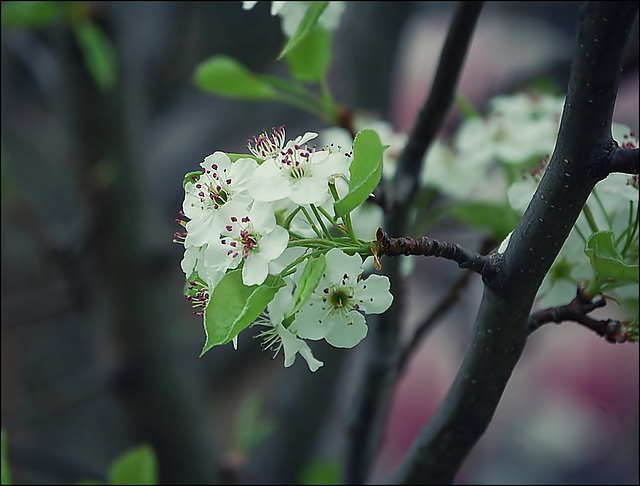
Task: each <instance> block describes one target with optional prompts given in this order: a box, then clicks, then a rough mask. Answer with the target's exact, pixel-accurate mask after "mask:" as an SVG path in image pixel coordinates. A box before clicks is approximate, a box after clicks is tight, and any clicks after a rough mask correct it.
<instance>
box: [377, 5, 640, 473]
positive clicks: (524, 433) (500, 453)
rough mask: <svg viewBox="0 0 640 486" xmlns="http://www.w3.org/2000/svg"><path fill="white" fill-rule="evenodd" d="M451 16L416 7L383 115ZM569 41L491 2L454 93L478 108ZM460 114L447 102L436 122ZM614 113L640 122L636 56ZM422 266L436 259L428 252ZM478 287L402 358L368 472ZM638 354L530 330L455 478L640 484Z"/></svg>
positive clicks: (437, 373)
mask: <svg viewBox="0 0 640 486" xmlns="http://www.w3.org/2000/svg"><path fill="white" fill-rule="evenodd" d="M450 15H451V12H450V11H449V12H442V13H437V14H434V13H431V14H430V15H428V16H427V15H425V16H416V17H414V18H413V19H412V21H411V22H410V25H408V26H407V29H406V31H405V36H404V37H403V40H402V42H401V44H400V46H399V52H404V54H401V56H400V63H399V65H398V68H397V72H396V78H395V89H394V96H393V97H392V106H393V107H394V109H393V119H392V123H393V125H394V126H395V129H396V130H398V131H408V130H409V129H410V127H411V125H412V123H413V121H414V119H415V117H416V114H417V112H418V110H419V109H420V107H421V104H422V102H423V100H424V98H425V95H426V94H427V93H428V90H429V86H430V84H431V81H432V78H433V74H434V71H435V69H436V67H437V63H438V56H439V53H440V48H441V45H442V42H443V39H444V35H445V33H446V31H447V28H448V25H449V19H450ZM425 46H428V47H425ZM573 46H574V38H573V36H572V35H569V34H567V32H566V31H561V30H560V29H557V28H555V27H554V26H552V25H550V24H547V23H545V22H543V21H542V20H535V19H530V18H524V17H520V16H518V15H515V14H513V13H511V14H510V13H506V12H505V11H500V10H497V9H495V8H492V5H491V4H488V5H487V7H486V9H485V10H484V11H483V13H482V15H481V17H480V20H479V22H478V25H477V28H476V32H475V34H474V39H473V42H472V45H471V48H470V51H469V52H468V54H467V60H466V64H465V67H464V71H463V73H462V77H461V80H460V85H459V89H460V92H461V93H462V94H463V95H464V97H466V98H467V100H468V101H470V102H471V103H472V105H474V106H475V107H476V108H482V106H483V103H485V102H486V101H487V100H488V99H490V98H491V97H493V96H495V95H496V94H499V93H505V92H506V91H507V90H508V89H509V88H510V87H511V86H514V85H517V84H518V83H519V82H521V81H524V80H526V79H527V78H529V77H532V76H534V75H535V74H536V73H540V72H544V71H547V70H549V69H551V68H552V67H553V66H555V65H558V64H561V63H570V60H571V57H572V54H573ZM458 120H459V114H458V112H457V110H456V109H453V110H452V111H451V112H450V113H449V116H448V117H447V122H446V125H445V129H444V130H445V133H446V131H448V130H451V128H453V127H454V126H455V123H456V122H457V121H458ZM614 121H616V122H620V123H624V124H626V125H628V126H629V127H631V129H632V130H633V131H635V132H636V133H637V132H638V71H637V67H636V68H635V69H634V70H632V71H630V72H625V73H624V74H623V78H622V81H621V85H620V91H619V97H618V102H617V105H616V111H615V117H614ZM434 266H435V267H436V268H434ZM419 268H422V269H423V270H422V271H423V272H427V271H429V272H433V271H437V270H438V268H437V265H433V264H431V263H425V264H423V265H420V266H419ZM427 269H429V270H427ZM431 275H432V276H433V273H431ZM416 278H421V277H416ZM424 278H425V279H426V278H427V277H426V276H425V277H424ZM420 285H422V283H421V284H420ZM480 294H481V288H480V287H477V286H476V287H472V292H470V295H467V296H466V297H465V298H466V300H467V301H468V312H467V314H464V315H460V314H459V313H456V314H454V315H453V316H451V315H450V316H447V317H446V318H444V319H443V320H442V322H439V324H438V325H437V327H436V328H435V330H434V331H432V333H431V334H430V335H429V336H428V338H427V339H426V341H425V342H424V344H423V345H422V347H421V348H420V350H419V352H417V353H416V355H415V356H414V358H413V360H412V362H411V363H410V366H409V367H408V369H407V371H406V374H405V376H404V378H403V379H402V380H401V382H400V383H399V386H398V388H397V390H396V394H395V397H394V400H393V403H392V405H391V408H390V411H389V415H388V420H387V425H386V429H385V434H384V439H383V445H382V448H381V451H380V453H379V456H378V461H377V463H376V467H375V469H374V473H373V476H372V480H373V481H374V482H378V481H384V478H385V477H387V475H388V474H389V473H390V472H391V471H392V470H393V469H394V468H395V467H396V466H397V465H398V463H399V461H400V460H401V459H402V457H403V456H404V454H405V453H406V451H407V450H408V449H409V447H410V445H411V443H412V442H413V440H414V438H415V437H416V435H417V434H418V431H419V430H420V429H421V428H422V427H423V426H424V425H425V424H426V423H427V422H428V420H429V419H430V417H431V416H432V415H433V414H434V412H435V411H436V409H437V407H438V406H439V404H440V403H441V402H442V400H443V398H444V396H445V394H446V392H447V390H448V387H449V386H450V384H451V383H452V381H453V379H454V377H455V374H456V372H457V370H458V367H459V365H460V362H461V360H462V356H463V352H464V348H465V346H466V343H467V340H468V334H469V332H470V329H471V326H472V325H473V317H474V316H475V311H476V309H477V307H475V306H476V305H477V303H478V302H479V298H480ZM426 295H429V292H423V297H421V299H422V300H421V301H420V303H419V304H416V303H415V302H414V300H413V299H412V303H411V304H410V306H409V307H410V316H409V319H408V320H409V321H411V322H419V320H420V316H423V315H425V313H427V312H428V310H429V308H430V307H429V306H430V305H431V306H432V307H433V305H435V304H434V302H431V303H430V302H429V298H428V297H424V296H426ZM425 300H426V301H427V302H426V303H425ZM432 300H434V301H435V299H433V298H432ZM610 312H615V304H610V305H609V306H607V307H606V308H604V309H602V310H600V313H599V314H597V315H598V316H599V318H601V319H605V318H607V317H611V315H610V314H608V313H610ZM638 359H639V352H638V346H637V345H634V344H617V345H614V344H610V343H608V342H606V341H605V340H604V339H602V338H600V337H599V336H597V335H596V334H594V333H593V332H591V331H589V330H587V329H585V328H582V327H580V326H578V325H577V324H573V323H564V324H562V325H560V326H555V325H547V326H544V327H543V328H541V329H540V330H538V331H536V332H535V333H534V334H533V335H532V336H531V337H530V339H529V344H528V346H527V348H526V350H525V353H524V355H523V357H522V359H521V361H520V363H519V364H518V366H517V367H516V369H515V371H514V374H513V375H512V379H511V381H510V383H509V385H508V386H507V389H506V391H505V393H504V395H503V399H502V402H501V403H500V405H499V407H498V409H497V411H496V414H495V416H494V419H493V422H492V424H491V425H490V427H489V429H488V431H487V432H486V434H485V435H484V436H483V437H482V438H481V440H480V441H479V443H478V444H477V446H476V448H475V449H474V450H473V451H472V453H471V454H470V456H469V457H468V458H467V460H466V461H465V463H464V465H463V468H462V470H461V472H460V473H459V475H458V477H457V478H456V482H457V483H468V484H474V483H475V484H478V483H482V484H532V483H548V484H571V483H574V484H577V483H583V484H589V483H591V484H600V482H603V481H604V482H609V484H614V483H616V484H626V483H634V482H635V484H637V481H638V406H639V401H638V390H639V389H638V378H639V377H638Z"/></svg>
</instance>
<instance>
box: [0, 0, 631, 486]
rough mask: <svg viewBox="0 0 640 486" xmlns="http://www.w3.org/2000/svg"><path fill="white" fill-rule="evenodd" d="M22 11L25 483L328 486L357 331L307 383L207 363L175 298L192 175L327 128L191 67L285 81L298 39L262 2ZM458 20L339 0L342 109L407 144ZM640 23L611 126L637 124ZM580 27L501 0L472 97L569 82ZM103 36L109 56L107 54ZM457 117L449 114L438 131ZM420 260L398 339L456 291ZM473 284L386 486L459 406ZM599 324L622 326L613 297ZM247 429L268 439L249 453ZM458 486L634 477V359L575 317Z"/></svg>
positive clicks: (251, 352) (5, 412)
mask: <svg viewBox="0 0 640 486" xmlns="http://www.w3.org/2000/svg"><path fill="white" fill-rule="evenodd" d="M11 3H12V2H3V3H2V45H1V54H2V55H1V59H0V62H1V67H2V69H1V89H2V99H1V116H2V119H1V120H2V125H1V138H2V199H1V202H2V212H1V218H2V220H1V224H2V234H1V238H2V261H1V264H2V267H1V268H2V293H1V306H2V340H1V343H2V353H1V355H2V371H1V372H2V375H1V378H2V428H3V430H5V431H6V433H7V439H8V446H9V460H10V465H11V471H12V475H13V479H14V483H15V484H44V483H47V484H68V483H70V482H75V481H79V480H83V479H89V478H92V479H98V480H105V478H106V472H107V469H108V467H109V464H111V463H112V461H113V460H114V459H115V458H116V457H117V456H119V455H120V454H121V453H123V452H124V451H126V450H127V449H129V448H131V447H133V446H136V445H138V444H141V443H147V444H150V445H151V446H152V447H153V449H154V450H155V452H156V454H157V456H158V461H159V467H160V481H161V482H162V483H165V484H196V483H215V482H238V483H252V482H253V483H263V484H269V483H273V484H281V483H300V482H307V483H313V482H314V481H320V482H322V480H321V479H318V478H324V480H327V478H331V477H332V476H331V474H332V471H333V472H334V473H335V471H336V467H337V464H339V461H340V458H341V457H342V456H341V453H342V447H343V444H344V439H345V429H344V426H345V423H346V420H347V418H348V412H349V406H350V405H351V400H352V398H353V392H354V387H355V384H356V378H357V375H358V372H359V370H360V369H361V368H360V366H361V360H360V357H361V356H362V353H363V349H364V347H365V346H366V340H365V341H363V342H362V343H361V344H360V345H359V346H358V347H356V348H354V349H352V350H336V349H334V348H330V347H328V346H326V347H322V346H321V344H322V343H313V344H318V346H316V347H313V350H314V354H315V355H316V357H318V358H319V359H320V360H322V361H324V363H325V365H324V367H322V368H321V369H320V370H319V371H317V372H316V373H310V372H309V370H308V369H307V366H306V363H304V361H303V360H301V359H298V360H297V362H296V363H295V365H294V366H293V367H291V368H287V369H284V367H283V366H282V359H283V358H282V356H278V357H276V359H275V360H272V355H271V353H270V352H262V350H261V348H260V346H259V342H258V341H256V340H253V339H251V336H250V334H251V332H252V331H247V332H245V333H243V334H242V336H241V338H240V342H239V347H238V350H237V351H234V350H233V348H232V347H231V346H224V347H219V348H214V349H213V350H211V351H209V352H208V353H207V354H206V355H205V356H203V357H202V358H199V357H198V356H199V354H200V351H201V349H202V346H203V344H204V332H203V327H202V321H201V319H200V318H198V317H196V316H193V315H192V314H191V310H192V309H191V307H190V304H189V302H188V301H187V300H186V299H185V298H184V297H183V294H182V291H183V286H184V275H183V273H182V271H181V269H180V260H181V259H182V252H183V248H182V246H181V245H177V244H174V243H172V239H173V233H174V232H175V231H178V230H180V227H179V226H178V225H177V224H175V222H174V220H175V218H176V217H178V212H179V211H180V209H181V205H182V199H183V195H184V194H183V189H182V180H183V176H184V174H185V173H187V172H190V171H193V170H197V169H198V164H199V163H200V162H201V161H202V160H203V158H204V157H205V156H207V155H209V154H210V153H212V152H214V151H216V150H223V151H228V152H245V145H244V144H245V141H246V139H247V138H250V137H253V136H254V135H257V134H258V133H260V132H262V131H264V130H269V129H270V128H271V127H277V126H280V125H282V124H284V125H285V126H286V127H287V133H288V134H289V135H290V136H292V137H293V136H296V135H298V134H302V133H304V132H305V131H319V130H321V129H322V128H324V126H323V125H322V123H321V122H320V121H319V120H317V119H314V118H312V117H310V116H309V115H307V114H306V113H303V112H300V111H296V110H294V109H292V108H288V107H286V106H282V105H277V104H273V103H266V102H265V103H252V102H244V101H237V100H230V99H223V98H220V97H215V96H212V95H208V94H206V93H204V92H202V91H200V90H199V89H198V88H196V87H195V85H194V83H193V72H194V69H195V67H196V66H197V64H198V63H199V62H201V61H203V60H205V59H207V58H208V57H211V56H213V55H218V54H225V55H229V56H232V57H235V58H236V59H238V60H239V61H241V62H242V63H243V64H245V65H246V66H247V67H248V68H250V69H251V70H252V71H255V72H259V73H268V74H274V75H280V76H286V75H287V70H286V65H284V63H282V62H275V59H276V57H277V55H278V53H279V50H280V48H281V47H282V45H283V42H284V40H285V39H284V37H283V35H282V33H281V30H280V22H279V19H278V18H275V17H271V16H270V15H269V8H270V2H258V4H257V5H256V6H255V7H254V8H253V9H252V10H250V11H244V10H243V9H242V4H241V2H239V1H235V2H189V1H180V2H58V3H57V6H54V7H51V6H50V4H48V3H47V2H43V4H39V5H34V8H35V9H36V10H34V11H33V12H36V13H35V14H34V13H33V12H32V14H30V17H29V16H24V15H23V16H22V17H20V15H17V14H15V10H14V11H13V12H12V11H10V10H8V7H11ZM25 3H26V2H25ZM43 5H44V7H43ZM452 7H453V5H452V4H451V3H448V2H399V1H395V2H347V6H346V9H345V11H344V13H343V15H342V19H341V23H340V26H339V28H338V29H337V31H336V32H335V35H334V61H333V64H332V69H331V72H330V85H331V87H332V89H333V93H334V96H335V98H336V100H337V101H338V102H339V103H341V104H343V105H344V106H345V107H346V108H348V109H354V110H358V111H360V112H366V113H368V114H370V115H372V116H374V117H380V118H383V119H386V120H388V121H389V122H391V123H392V125H393V127H394V128H395V129H396V130H398V131H406V130H408V129H409V128H410V127H411V124H412V121H413V119H414V117H415V114H416V113H417V111H418V109H419V108H420V106H421V103H422V102H423V100H424V97H425V94H426V93H427V92H428V90H429V84H430V82H431V78H432V76H433V72H434V69H435V67H436V64H437V61H438V56H439V51H440V48H441V45H442V41H443V38H444V35H445V34H446V30H447V28H448V24H449V20H450V17H451V11H452ZM11 8H13V7H11ZM38 9H39V10H38ZM47 9H49V10H47ZM65 9H66V10H65ZM62 11H64V12H66V13H65V14H61V13H60V12H62ZM42 12H44V13H42ZM9 14H11V15H9ZM16 15H17V16H16ZM87 25H89V26H90V27H87ZM637 25H638V24H637V20H636V24H635V27H634V32H633V33H632V35H631V43H630V46H629V49H628V53H627V60H626V63H625V68H624V73H623V80H622V84H621V87H620V92H619V98H618V102H617V106H616V114H615V116H614V120H615V121H617V122H620V123H625V124H627V125H628V126H629V127H631V128H632V130H633V131H634V132H635V133H636V134H637V133H638V26H637ZM91 26H93V27H91ZM96 27H97V28H96ZM96 32H97V33H96ZM575 32H576V3H575V2H488V3H487V4H486V6H485V8H484V10H483V12H482V14H481V17H480V20H479V23H478V26H477V29H476V34H475V36H474V41H473V45H472V47H471V49H470V52H469V55H468V58H467V59H468V60H467V64H466V67H465V70H464V72H463V75H462V79H461V82H460V90H461V92H462V94H463V95H464V96H465V97H467V99H469V100H470V101H471V102H472V103H473V104H474V106H476V107H477V108H480V109H481V108H482V107H483V103H485V102H486V101H487V100H488V99H489V98H491V97H492V96H494V95H496V94H498V93H505V92H509V91H510V90H513V89H515V88H517V87H518V86H520V85H522V84H523V83H525V82H527V81H528V80H530V79H532V78H535V77H538V76H541V75H545V76H548V77H549V79H552V80H553V81H554V82H556V83H558V85H559V86H561V87H562V88H564V86H566V82H567V79H568V73H569V69H570V63H571V57H572V53H573V48H574V39H575ZM101 35H104V36H106V39H107V40H108V42H107V46H110V47H108V48H107V49H106V50H102V51H99V52H97V53H96V51H95V45H96V43H97V44H100V43H101V37H100V36H101ZM96 38H97V41H96ZM92 46H93V47H92ZM92 49H94V50H93V51H92ZM110 49H112V50H110ZM92 52H93V57H91V56H89V59H93V61H92V62H93V64H91V62H89V63H87V58H88V57H87V53H90V54H91V53H92ZM110 62H115V66H116V70H115V72H114V73H113V75H110V72H109V70H108V69H106V68H105V64H106V65H107V66H108V64H109V63H110ZM458 119H459V118H458V116H457V114H456V112H455V110H454V112H452V114H451V115H450V117H449V118H448V120H447V125H446V127H445V131H446V130H450V129H451V128H452V127H454V126H455V124H456V122H457V120H458ZM433 236H434V237H436V238H444V239H447V240H454V239H455V241H458V242H460V243H462V244H463V245H468V246H470V247H473V246H474V245H477V244H478V242H480V241H481V240H482V238H483V235H481V234H477V233H474V232H471V231H470V230H469V229H468V228H465V227H462V226H458V225H455V224H453V223H450V222H449V223H443V224H440V225H438V226H437V227H436V228H434V235H433ZM415 265H416V269H415V271H414V272H413V274H412V276H411V277H410V278H411V282H410V285H409V286H408V287H409V289H410V290H409V292H408V295H406V296H405V297H404V298H405V299H406V304H407V312H406V315H405V321H406V322H405V323H404V332H406V333H407V335H408V334H409V333H410V331H411V329H412V327H414V326H415V325H416V324H417V323H418V322H420V320H421V318H422V317H423V316H424V315H425V314H426V313H428V312H429V311H430V310H432V309H433V308H434V306H435V305H437V303H438V302H439V299H440V298H441V297H442V295H443V293H444V291H445V290H446V285H444V284H445V283H448V282H453V281H454V280H455V279H456V278H457V277H458V273H457V272H458V268H457V266H455V264H451V262H447V261H438V260H437V259H416V261H415ZM481 290H482V285H481V282H480V281H479V280H476V279H474V278H472V279H471V282H470V284H469V285H468V287H467V289H466V291H465V294H464V296H463V298H462V300H461V302H460V305H458V306H457V307H456V308H455V310H453V311H452V312H450V313H448V314H447V315H446V317H445V318H444V319H443V320H442V322H440V323H439V325H438V326H436V327H435V328H434V330H433V331H432V332H431V333H430V334H429V336H428V339H427V340H426V341H425V342H424V344H423V345H422V346H421V348H420V349H419V351H418V352H417V353H416V355H415V356H414V358H413V360H412V361H411V364H410V366H409V368H408V369H407V372H406V374H405V375H404V376H403V378H402V380H401V381H400V384H399V387H398V389H397V393H396V395H395V398H394V400H393V403H392V406H391V409H390V412H389V417H388V422H387V429H386V432H385V435H384V438H383V444H382V448H381V451H380V454H379V457H378V460H377V461H376V464H375V467H374V470H373V472H372V477H371V480H372V481H374V482H384V479H385V477H386V476H387V475H388V473H389V472H390V471H391V470H392V469H393V468H394V467H395V465H396V464H397V463H398V461H399V459H400V458H401V457H402V456H403V454H404V452H405V451H406V450H407V448H408V446H409V444H410V443H411V441H412V440H413V438H414V437H415V435H416V434H417V432H418V430H419V429H420V427H421V426H422V425H424V424H425V423H426V421H427V420H428V418H429V417H430V415H431V414H432V413H433V412H434V411H435V409H436V407H437V406H438V404H439V403H440V401H441V400H442V398H443V397H444V394H445V393H446V391H447V388H448V386H449V384H450V383H451V382H452V380H453V377H454V376H455V373H456V371H457V368H458V366H459V364H460V361H461V358H462V354H463V352H464V349H465V346H466V342H467V339H468V336H469V333H470V330H471V326H472V324H473V320H474V317H475V313H476V310H477V306H478V303H479V301H480V295H481ZM600 312H601V314H600V315H601V316H602V318H605V317H612V314H615V307H610V306H608V307H606V308H605V309H601V310H600ZM614 316H615V315H613V317H614ZM372 325H373V324H372ZM252 407H253V408H252ZM247 410H254V412H253V415H252V413H251V412H250V411H249V412H247ZM243 414H244V415H243ZM241 417H245V418H244V419H242V420H244V422H243V423H244V426H245V427H246V426H247V423H251V424H253V425H250V426H249V427H250V428H251V427H253V428H252V430H253V432H254V436H255V435H260V434H259V433H258V432H256V431H257V430H262V431H263V432H264V437H266V438H265V440H263V441H259V440H258V441H256V443H255V444H250V445H247V439H244V441H243V438H242V437H243V436H242V433H241V432H239V430H240V429H241V428H242V427H240V429H238V427H237V426H236V425H235V424H236V423H238V421H239V420H240V421H241V422H242V420H241ZM247 417H252V418H250V419H248V418H247ZM251 420H256V421H257V422H256V423H253V422H251ZM269 432H271V433H269ZM254 438H255V437H254ZM248 441H249V442H251V440H250V439H249V440H248ZM249 450H250V452H251V454H247V452H248V451H249ZM221 466H222V467H221ZM323 468H324V469H323ZM321 470H324V471H325V474H326V475H325V476H321V475H320V476H317V475H316V476H314V471H315V472H316V474H319V473H318V471H321ZM314 478H316V479H314ZM456 481H457V482H460V483H472V484H474V483H475V484H499V483H503V484H515V483H523V484H524V483H549V484H575V483H582V484H634V483H635V484H637V483H638V346H636V345H631V344H624V345H611V344H608V343H606V342H604V341H603V340H602V339H601V338H599V337H598V336H596V335H593V334H591V333H590V332H589V331H587V330H585V329H583V328H580V327H578V326H576V325H573V324H564V325H562V326H548V328H547V327H545V328H543V329H541V330H540V331H537V332H536V333H534V334H533V335H532V337H531V339H530V342H529V345H528V347H527V349H526V351H525V354H524V356H523V358H522V360H521V362H520V363H519V365H518V367H517V368H516V370H515V372H514V375H513V378H512V380H511V382H510V384H509V386H508V387H507V389H506V392H505V395H504V398H503V401H502V402H501V404H500V406H499V408H498V410H497V412H496V415H495V418H494V421H493V423H492V424H491V426H490V428H489V430H488V432H487V433H486V435H485V436H484V437H483V438H482V439H481V441H480V442H479V444H478V445H477V447H476V448H475V449H474V451H473V452H472V453H471V455H470V456H469V458H468V460H467V461H466V463H465V465H464V467H463V469H462V471H461V472H460V474H459V476H458V478H457V480H456Z"/></svg>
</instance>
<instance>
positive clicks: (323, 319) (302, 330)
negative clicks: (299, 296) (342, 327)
mask: <svg viewBox="0 0 640 486" xmlns="http://www.w3.org/2000/svg"><path fill="white" fill-rule="evenodd" d="M333 324H334V320H333V319H332V318H331V316H330V315H328V314H327V313H326V312H325V311H324V310H323V309H322V303H321V301H320V298H318V297H316V296H311V298H309V300H308V301H307V303H306V304H305V305H304V306H303V307H302V309H300V311H299V312H298V313H297V314H296V319H295V321H293V324H291V327H290V329H291V331H292V332H295V333H297V335H298V336H300V337H301V338H304V339H311V340H314V341H316V340H318V339H323V338H324V337H325V336H326V335H327V334H328V333H329V332H330V331H331V328H332V327H333Z"/></svg>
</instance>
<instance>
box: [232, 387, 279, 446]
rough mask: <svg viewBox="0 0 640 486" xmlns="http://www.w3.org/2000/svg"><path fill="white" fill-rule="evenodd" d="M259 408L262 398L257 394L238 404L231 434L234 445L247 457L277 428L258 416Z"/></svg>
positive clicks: (269, 421) (272, 423)
mask: <svg viewBox="0 0 640 486" xmlns="http://www.w3.org/2000/svg"><path fill="white" fill-rule="evenodd" d="M261 407H262V397H261V396H260V394H258V393H257V392H254V393H251V394H250V395H248V396H246V397H245V398H244V399H243V400H242V403H241V404H240V410H239V412H238V415H237V418H236V423H235V429H234V434H233V435H234V443H235V444H234V445H235V446H236V447H237V449H238V450H240V451H242V452H243V453H245V454H247V455H248V454H250V453H251V452H253V451H254V449H255V448H256V447H258V446H259V445H260V444H261V443H262V442H264V440H265V439H267V437H269V436H270V435H271V434H273V432H275V430H276V428H277V426H276V423H275V421H274V420H272V419H266V418H262V417H261V416H260V409H261Z"/></svg>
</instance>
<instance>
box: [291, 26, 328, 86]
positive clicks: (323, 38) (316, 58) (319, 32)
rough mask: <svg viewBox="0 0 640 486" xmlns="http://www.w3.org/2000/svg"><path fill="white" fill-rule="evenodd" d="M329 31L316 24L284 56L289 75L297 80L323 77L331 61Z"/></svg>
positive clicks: (317, 79) (312, 79)
mask: <svg viewBox="0 0 640 486" xmlns="http://www.w3.org/2000/svg"><path fill="white" fill-rule="evenodd" d="M332 38H333V36H332V35H331V33H330V32H329V31H328V30H326V29H324V28H323V27H321V26H319V25H318V26H316V28H315V29H313V30H312V31H311V32H310V33H309V35H307V36H306V37H305V38H304V39H302V40H301V41H300V42H299V43H298V44H297V45H296V46H295V47H294V48H293V49H291V50H290V51H289V52H288V54H287V55H286V56H285V61H286V62H287V64H288V65H289V69H291V75H292V76H293V77H294V78H295V79H297V80H299V81H320V80H322V79H324V77H325V74H326V73H327V69H328V68H329V64H330V63H331V41H332Z"/></svg>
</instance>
